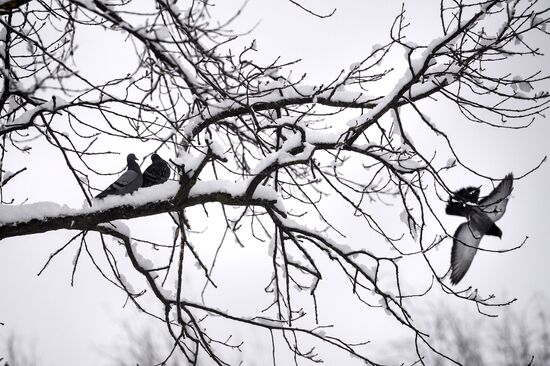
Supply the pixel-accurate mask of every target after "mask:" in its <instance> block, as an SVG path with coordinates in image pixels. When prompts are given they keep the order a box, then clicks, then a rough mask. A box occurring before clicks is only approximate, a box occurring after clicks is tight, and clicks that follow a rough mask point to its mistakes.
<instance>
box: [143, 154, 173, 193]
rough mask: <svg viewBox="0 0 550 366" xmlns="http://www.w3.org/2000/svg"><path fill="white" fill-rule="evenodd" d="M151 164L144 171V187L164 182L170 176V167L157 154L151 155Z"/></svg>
mask: <svg viewBox="0 0 550 366" xmlns="http://www.w3.org/2000/svg"><path fill="white" fill-rule="evenodd" d="M151 161H152V163H151V165H149V166H148V167H147V169H145V171H144V172H143V184H142V187H150V186H154V185H157V184H162V183H164V182H166V181H167V180H168V178H170V167H169V166H168V163H167V162H166V161H164V160H163V159H162V158H161V157H160V156H158V155H157V154H153V155H151Z"/></svg>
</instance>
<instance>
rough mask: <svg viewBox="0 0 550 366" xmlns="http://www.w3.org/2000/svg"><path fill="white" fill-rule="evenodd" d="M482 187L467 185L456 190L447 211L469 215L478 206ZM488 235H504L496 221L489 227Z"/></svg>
mask: <svg viewBox="0 0 550 366" xmlns="http://www.w3.org/2000/svg"><path fill="white" fill-rule="evenodd" d="M479 191H480V187H465V188H461V189H459V190H458V191H456V192H454V193H453V195H452V196H451V198H450V199H449V201H448V202H447V207H446V208H445V212H446V213H447V214H448V215H455V216H463V217H468V216H469V215H470V214H471V213H472V211H473V209H474V208H475V207H477V204H478V201H479ZM485 234H486V235H492V236H498V237H499V238H500V237H501V236H502V231H501V230H500V228H499V227H498V226H496V225H495V224H494V223H493V224H492V225H491V227H490V228H489V231H487V232H486V233H485Z"/></svg>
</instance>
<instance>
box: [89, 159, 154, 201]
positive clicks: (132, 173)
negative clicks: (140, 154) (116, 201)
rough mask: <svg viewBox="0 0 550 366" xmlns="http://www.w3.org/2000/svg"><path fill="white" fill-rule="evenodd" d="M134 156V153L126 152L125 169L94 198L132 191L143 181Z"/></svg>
mask: <svg viewBox="0 0 550 366" xmlns="http://www.w3.org/2000/svg"><path fill="white" fill-rule="evenodd" d="M136 160H137V158H136V156H135V155H134V154H128V156H127V157H126V162H127V164H128V165H127V170H126V171H125V172H124V174H122V175H121V176H120V177H118V179H117V180H116V181H115V182H114V183H113V184H111V185H110V186H109V187H107V189H105V190H104V191H103V192H101V193H100V194H98V195H97V196H96V198H105V197H107V196H113V195H119V196H122V195H125V194H127V193H132V192H134V191H135V190H137V189H138V188H139V187H141V184H142V183H143V175H142V174H141V169H139V165H138V163H136Z"/></svg>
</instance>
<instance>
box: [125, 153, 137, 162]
mask: <svg viewBox="0 0 550 366" xmlns="http://www.w3.org/2000/svg"><path fill="white" fill-rule="evenodd" d="M137 160H138V158H136V156H135V155H134V154H128V156H127V157H126V161H127V162H128V163H129V162H131V161H137Z"/></svg>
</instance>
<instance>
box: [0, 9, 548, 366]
mask: <svg viewBox="0 0 550 366" xmlns="http://www.w3.org/2000/svg"><path fill="white" fill-rule="evenodd" d="M219 3H220V4H219V8H218V9H217V10H215V11H214V12H213V14H214V15H215V16H219V17H220V19H222V20H223V18H226V17H227V16H228V15H229V10H230V9H231V8H235V7H236V6H237V4H234V2H232V1H221V0H220V1H219ZM307 4H308V6H312V7H314V8H315V9H316V11H318V12H319V13H329V12H330V11H332V9H333V8H337V11H336V13H335V14H334V15H333V16H332V17H331V18H328V19H318V18H315V17H313V16H311V15H308V14H306V13H305V12H303V11H302V10H300V9H298V8H297V7H296V6H293V5H292V4H290V3H289V2H286V1H282V0H280V1H266V0H250V2H249V4H248V6H247V7H246V8H245V10H244V12H243V14H242V16H241V18H240V19H238V20H237V22H236V23H235V24H234V28H235V30H236V31H243V30H246V29H249V28H251V27H253V26H254V25H255V24H256V23H257V22H258V21H260V22H259V23H258V24H257V26H256V27H255V29H254V31H253V32H252V33H251V34H248V35H245V36H243V40H242V41H241V42H242V43H238V44H240V45H241V47H242V45H244V44H246V43H248V42H251V40H252V39H254V38H255V39H257V49H258V58H259V59H261V60H263V61H266V62H267V61H270V60H274V59H275V58H276V57H278V56H281V55H282V56H283V61H291V60H294V59H301V61H300V62H299V63H298V64H297V65H296V67H295V70H296V76H298V75H300V74H302V73H306V72H307V74H308V82H310V83H319V82H326V81H327V80H333V79H334V78H335V77H336V76H337V74H338V73H339V71H340V69H343V68H344V69H347V68H348V67H349V65H351V64H352V63H354V62H356V61H358V60H360V59H362V57H364V56H365V55H366V54H368V53H369V52H370V50H371V48H372V46H373V45H374V44H379V43H384V42H385V41H387V40H388V31H389V27H390V25H391V23H392V22H393V17H394V16H395V15H396V14H397V13H398V12H399V11H400V9H401V1H393V0H392V1H389V0H388V1H384V2H374V1H356V0H355V1H354V0H338V1H337V0H332V1H330V0H322V1H309V2H308V3H307ZM406 9H407V14H408V15H407V17H408V20H409V21H410V23H411V26H410V28H408V29H407V34H409V37H410V39H411V40H413V41H415V42H416V43H418V44H425V43H427V42H429V40H430V39H431V38H433V37H434V36H438V35H440V34H439V32H440V27H439V17H438V12H439V1H422V5H420V6H419V5H418V2H417V1H408V2H406ZM111 34H112V33H110V35H111ZM104 36H105V35H104V34H99V33H92V32H90V33H89V34H86V35H85V36H84V37H82V39H80V44H79V47H80V50H81V51H79V52H82V54H81V55H80V56H78V55H77V57H81V61H82V62H84V60H87V62H88V63H87V64H86V65H85V66H83V67H90V68H97V70H98V72H105V71H107V70H109V69H111V68H112V69H113V70H112V72H113V73H116V72H117V70H120V71H124V70H125V63H124V54H123V53H121V52H120V49H118V48H117V47H118V43H117V41H120V40H117V39H116V37H114V38H109V39H107V38H105V37H104ZM101 37H103V38H101ZM235 47H236V48H238V47H239V46H235ZM544 60H545V62H544V64H545V65H548V64H550V62H548V61H550V60H549V59H548V57H546V58H545V59H544ZM542 65H543V64H542V61H541V66H540V67H541V68H542ZM534 66H536V65H534ZM525 67H533V65H525ZM549 89H550V88H549ZM447 107H448V104H447V105H446V106H444V107H438V106H437V105H436V104H435V103H432V104H431V105H430V108H432V110H430V116H431V118H432V121H435V123H436V124H437V125H438V126H445V128H447V129H448V131H450V134H451V135H452V136H454V137H455V139H456V140H455V145H456V147H457V151H459V153H460V154H461V157H462V158H463V160H464V161H465V162H468V163H470V164H471V165H472V166H473V167H475V168H476V169H477V170H478V171H480V172H482V173H483V174H486V175H489V176H493V177H502V176H504V175H505V174H506V173H508V172H510V171H512V172H514V173H515V175H516V176H520V175H522V174H523V173H525V172H527V171H528V170H530V169H531V168H532V167H534V166H535V165H536V164H537V163H538V162H539V161H540V160H541V159H542V158H543V157H544V156H545V155H546V154H548V153H549V151H550V148H549V146H550V145H549V144H548V142H547V139H548V136H550V126H549V124H548V123H547V121H546V120H545V119H543V118H540V119H539V120H537V121H536V123H534V124H533V125H532V126H531V127H530V128H529V129H524V130H495V129H490V128H488V127H485V126H478V125H473V124H471V123H468V122H465V121H463V119H461V118H460V116H459V115H458V112H457V111H456V110H455V109H453V110H449V109H447ZM411 123H413V122H411ZM405 128H407V127H406V126H405ZM410 133H411V135H412V137H413V139H414V138H416V139H417V141H422V139H423V138H424V137H423V136H422V135H421V134H415V132H414V130H413V131H411V132H410ZM33 148H34V149H35V151H34V152H33V161H32V163H31V165H30V166H29V173H28V174H32V175H33V176H35V177H36V178H35V182H36V186H34V187H17V189H19V190H21V192H24V193H25V195H26V196H28V197H29V202H37V201H54V202H57V203H67V204H68V205H70V206H73V207H79V206H80V205H81V204H82V197H81V195H80V194H79V193H80V192H78V191H77V190H75V191H74V192H73V191H67V190H66V189H64V184H63V182H64V181H69V180H70V179H71V178H70V177H69V175H68V173H67V172H66V171H63V170H61V169H60V168H59V167H58V166H55V165H54V164H51V161H52V159H60V157H59V154H56V152H53V151H51V150H49V149H47V148H45V147H44V146H42V145H41V144H39V143H37V144H36V145H35V146H34V147H33ZM129 148H131V147H125V149H129ZM143 153H145V152H143ZM122 160H123V159H122ZM108 164H109V165H110V166H112V167H117V168H121V167H122V165H124V162H123V161H122V162H120V161H116V160H113V161H110V162H108ZM549 169H550V168H549V165H548V164H543V165H542V167H541V168H540V169H539V170H538V171H537V172H535V173H533V174H532V175H530V176H528V177H527V178H525V179H523V180H521V181H519V182H516V184H515V188H514V192H513V196H514V197H513V199H512V200H511V201H510V203H509V206H508V211H507V213H506V215H505V216H504V217H503V219H502V220H501V221H500V223H499V226H500V227H501V228H502V230H503V232H504V235H503V238H502V240H499V239H497V238H485V239H484V240H483V242H482V245H483V246H487V247H494V248H500V249H502V248H510V247H514V246H516V245H518V244H519V243H521V242H522V241H523V239H524V237H525V236H529V240H528V241H527V242H526V244H525V246H524V247H523V248H522V249H520V250H518V251H513V252H510V253H506V254H492V253H486V252H481V253H478V254H477V256H476V258H475V260H474V263H473V265H472V268H471V269H470V271H469V272H468V274H467V276H466V278H465V283H467V284H471V285H472V286H473V287H476V288H479V289H480V291H482V292H483V293H484V294H490V293H495V294H496V295H497V296H500V297H501V298H502V299H503V300H505V299H507V298H511V297H517V298H518V299H519V300H518V306H519V307H522V306H525V304H527V303H528V302H529V301H531V300H532V299H533V296H539V295H541V294H542V295H544V296H546V297H547V298H550V286H548V284H547V283H546V280H547V279H548V278H550V266H548V264H547V262H548V258H550V248H549V245H548V240H547V238H548V235H549V234H550V225H548V215H547V213H546V212H545V211H546V210H545V208H547V207H548V206H549V205H550V199H549V198H548V196H547V195H546V194H545V193H544V192H545V188H546V187H547V186H548V182H549V181H550V170H549ZM447 177H448V178H449V181H450V182H452V183H454V187H456V188H459V187H461V186H464V185H481V184H483V187H482V194H487V193H488V192H489V191H490V190H491V189H492V186H491V185H490V183H489V182H488V181H487V180H482V179H478V178H474V177H472V176H471V175H468V178H469V179H473V181H470V180H466V179H465V178H464V172H463V171H462V172H460V171H459V172H456V173H449V174H448V176H447ZM110 180H112V178H109V177H107V178H105V184H108V182H109V181H110ZM10 189H14V188H12V187H10ZM439 207H440V208H441V209H443V205H442V204H439ZM197 215H199V214H198V213H197ZM341 217H343V219H342V220H341V221H340V222H339V223H338V224H340V225H342V226H343V227H345V228H346V229H347V231H350V232H351V233H352V235H351V237H352V238H353V237H354V236H356V237H357V238H360V237H361V236H362V235H363V231H362V228H361V226H359V225H358V224H357V223H356V222H355V221H354V220H348V218H347V216H341ZM394 221H395V222H396V223H397V224H400V221H399V220H394ZM145 222H147V221H146V220H145V219H140V220H134V222H133V223H132V224H133V226H132V228H133V229H134V228H135V230H136V231H135V232H137V233H139V232H140V231H146V232H148V234H149V235H150V234H151V232H152V233H153V235H156V234H157V233H156V232H155V226H154V224H153V225H152V226H148V227H146V226H143V223H145ZM460 222H461V220H460V218H457V217H450V218H447V219H446V221H445V222H444V224H445V225H446V227H447V229H448V230H449V231H450V232H452V231H454V229H453V228H454V227H455V226H456V225H458V224H459V223H460ZM149 225H151V224H150V223H149ZM197 225H199V226H200V222H199V223H198V224H197ZM72 235H74V233H72V232H65V231H60V232H54V233H47V234H39V235H32V236H26V237H19V238H11V239H5V240H2V241H0V279H1V280H0V299H1V301H0V322H3V323H5V325H4V326H0V339H2V338H3V339H5V338H6V337H7V336H8V335H9V334H16V335H17V336H18V337H19V339H20V343H19V344H22V345H25V347H28V349H34V351H35V352H36V355H37V359H38V360H39V361H40V365H98V364H104V363H105V358H104V357H103V356H102V355H101V353H102V352H100V350H102V351H105V350H106V349H108V348H109V347H112V346H113V345H115V344H117V342H118V341H117V340H116V338H118V337H121V335H122V334H124V333H123V332H122V331H121V330H120V325H121V322H122V321H124V319H126V321H130V322H131V323H137V322H142V321H143V317H142V316H137V315H136V313H135V311H132V310H131V309H125V310H122V311H121V309H122V306H123V305H124V303H125V296H124V294H123V293H121V292H120V291H119V290H117V289H115V288H114V287H112V286H110V285H108V284H107V283H106V282H105V280H104V279H102V278H101V277H100V275H99V274H98V273H97V272H96V271H94V269H93V268H92V265H91V263H90V261H89V260H83V261H82V263H81V264H80V266H79V268H78V271H77V275H76V284H75V286H73V287H71V286H70V275H71V270H72V260H73V255H74V250H73V251H68V252H66V253H63V254H62V255H61V256H60V257H58V258H56V259H55V262H54V263H53V264H52V265H51V266H50V267H49V268H48V269H47V270H46V271H45V272H44V273H43V274H42V275H41V276H40V277H37V276H36V274H37V273H38V271H39V270H40V268H42V266H43V264H44V263H45V261H46V260H47V259H48V256H49V254H50V253H51V252H52V251H53V250H55V249H56V248H57V247H58V246H59V245H61V244H62V243H64V242H65V241H66V240H67V239H68V238H70V237H71V236H72ZM158 235H159V236H162V235H164V236H166V233H164V234H163V233H158ZM169 235H170V234H168V236H169ZM211 235H212V237H216V235H218V236H219V235H221V233H216V232H213V233H212V234H211ZM350 240H352V239H350ZM358 240H359V239H358ZM449 251H450V240H448V243H447V246H446V249H442V250H440V251H439V252H438V254H437V258H438V259H437V260H440V261H441V263H442V265H441V268H444V267H445V266H448V261H449ZM225 255H226V257H225V262H223V264H220V267H218V268H217V271H220V272H221V273H223V272H224V271H228V272H231V276H233V277H234V278H240V277H242V278H243V281H244V279H245V278H247V277H249V274H250V273H260V272H261V270H262V268H261V263H258V262H257V261H256V260H255V257H253V256H246V257H243V256H242V252H239V250H238V249H237V246H235V248H233V249H232V250H228V251H227V252H226V253H225ZM439 258H440V259H439ZM239 269H242V270H241V272H239ZM411 273H414V271H412V272H411ZM266 278H267V277H266ZM263 280H265V278H262V277H261V276H259V278H258V284H260V285H261V284H262V281H263ZM413 281H414V279H411V280H410V282H413ZM264 285H265V283H264ZM198 287H199V288H200V286H198ZM238 291H239V288H232V291H231V292H228V293H226V294H225V295H224V296H227V300H228V302H236V303H238V302H239V301H240V300H242V299H243V298H246V297H247V296H249V294H247V293H239V292H238ZM335 291H336V290H335ZM429 300H430V301H437V299H436V298H430V299H429ZM333 301H334V303H333V304H332V303H330V304H327V306H326V308H325V309H330V308H335V309H338V308H341V307H342V306H344V305H343V303H342V302H341V301H338V298H337V297H335V298H334V299H333ZM243 306H244V307H245V305H243ZM353 310H354V311H355V310H357V311H358V309H353ZM470 310H471V311H472V312H475V309H474V308H473V306H471V307H470ZM354 311H351V312H349V313H347V314H346V316H345V317H344V318H345V319H344V320H343V321H342V324H341V325H340V326H341V327H342V329H344V330H349V331H350V332H352V333H353V332H357V331H358V330H357V329H356V328H357V326H356V323H354V317H356V316H357V314H359V313H358V312H354ZM328 317H329V316H327V318H328ZM121 319H123V320H121ZM371 324H372V323H371ZM354 328H355V329H354ZM363 331H365V332H366V330H364V329H362V330H361V332H363ZM3 347H4V344H3V343H2V342H0V356H2V355H3V354H5V350H3ZM329 364H330V363H329Z"/></svg>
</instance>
